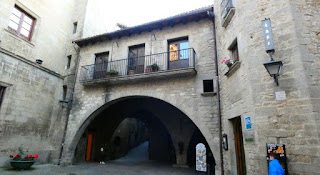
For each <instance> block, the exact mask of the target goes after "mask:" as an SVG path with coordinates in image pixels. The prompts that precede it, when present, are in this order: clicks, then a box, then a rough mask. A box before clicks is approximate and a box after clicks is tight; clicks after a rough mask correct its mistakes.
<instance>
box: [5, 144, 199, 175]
mask: <svg viewBox="0 0 320 175" xmlns="http://www.w3.org/2000/svg"><path fill="white" fill-rule="evenodd" d="M147 147H148V143H144V144H142V145H140V146H139V147H137V148H135V149H133V150H132V151H130V152H129V153H128V154H127V156H125V157H123V158H121V159H118V160H115V161H111V162H107V163H106V164H105V165H100V164H99V163H84V164H79V165H71V166H57V165H49V164H46V165H34V166H32V169H30V170H27V171H16V170H12V169H0V174H1V175H16V174H19V175H20V174H22V175H57V174H63V175H150V174H151V175H182V174H183V175H193V174H194V171H193V170H192V169H185V168H172V166H171V165H169V164H164V163H159V162H155V161H149V160H147V158H148V154H147V152H146V150H147Z"/></svg>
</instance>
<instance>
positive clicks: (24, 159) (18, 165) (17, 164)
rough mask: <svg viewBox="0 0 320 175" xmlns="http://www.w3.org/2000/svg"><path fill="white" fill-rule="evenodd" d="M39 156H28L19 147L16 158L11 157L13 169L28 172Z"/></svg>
mask: <svg viewBox="0 0 320 175" xmlns="http://www.w3.org/2000/svg"><path fill="white" fill-rule="evenodd" d="M37 158H38V155H37V154H36V155H34V156H33V155H28V151H27V154H25V153H24V151H23V149H22V148H21V147H19V154H16V155H15V156H13V155H10V165H11V166H12V168H13V169H17V170H21V169H23V170H27V169H30V167H31V166H32V165H33V164H34V159H37Z"/></svg>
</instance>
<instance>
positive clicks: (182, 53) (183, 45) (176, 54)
mask: <svg viewBox="0 0 320 175" xmlns="http://www.w3.org/2000/svg"><path fill="white" fill-rule="evenodd" d="M188 48H189V41H188V39H183V40H177V41H172V42H169V52H170V61H175V60H179V59H188V58H189V52H188Z"/></svg>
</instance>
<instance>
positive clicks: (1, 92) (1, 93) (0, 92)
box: [0, 86, 6, 108]
mask: <svg viewBox="0 0 320 175" xmlns="http://www.w3.org/2000/svg"><path fill="white" fill-rule="evenodd" d="M5 90H6V87H3V86H0V108H1V104H2V101H3V97H4V92H5Z"/></svg>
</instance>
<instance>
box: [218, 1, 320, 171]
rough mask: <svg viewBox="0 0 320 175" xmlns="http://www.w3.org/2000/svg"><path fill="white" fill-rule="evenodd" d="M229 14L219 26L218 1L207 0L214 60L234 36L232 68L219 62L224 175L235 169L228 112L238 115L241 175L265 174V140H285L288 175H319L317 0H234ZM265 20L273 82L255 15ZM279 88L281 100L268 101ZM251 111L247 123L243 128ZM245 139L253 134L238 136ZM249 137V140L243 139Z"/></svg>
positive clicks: (319, 41)
mask: <svg viewBox="0 0 320 175" xmlns="http://www.w3.org/2000/svg"><path fill="white" fill-rule="evenodd" d="M233 2H234V7H235V15H234V16H233V17H232V19H231V21H230V22H229V24H228V25H227V26H226V27H225V28H224V27H222V26H221V23H222V21H221V18H222V17H221V10H222V9H220V3H221V0H219V1H217V2H216V3H215V14H216V17H215V20H216V32H217V47H218V58H219V62H221V61H222V59H223V58H224V57H226V56H231V51H230V50H228V48H229V46H230V45H231V44H232V43H233V41H234V40H235V39H236V40H237V43H238V48H239V61H240V62H241V63H240V67H239V68H238V70H236V71H235V72H234V73H233V74H232V75H230V76H225V75H224V74H225V73H226V72H227V71H228V70H229V69H228V67H227V66H226V65H223V64H219V73H220V77H221V80H220V82H221V86H220V87H221V102H222V117H223V132H224V133H226V134H228V136H229V145H230V149H229V150H228V151H224V152H223V154H224V157H223V159H224V169H225V174H237V164H236V161H235V160H236V155H235V146H234V145H235V144H234V138H233V135H234V134H233V129H232V122H231V120H230V119H232V118H234V117H238V116H241V119H242V128H243V129H242V131H243V137H244V138H243V141H244V149H245V161H246V172H247V174H266V173H267V172H268V170H267V167H268V166H267V160H266V152H267V150H266V143H281V144H285V145H286V151H287V158H288V160H287V161H288V171H289V173H290V174H310V175H311V174H313V175H314V174H319V172H320V169H319V161H320V159H319V150H320V149H319V148H320V147H319V134H320V130H319V126H320V125H319V110H318V109H319V107H318V106H319V92H320V91H319V85H318V84H319V78H318V77H319V70H318V69H319V67H318V66H319V64H318V61H317V60H318V59H319V58H320V55H319V51H320V47H319V46H320V45H319V44H320V39H319V29H320V28H319V27H320V24H319V21H320V20H319V19H320V14H319V9H320V3H319V1H317V0H281V1H269V0H268V1H267V0H266V1H259V0H253V1H252V0H234V1H233ZM265 18H270V19H271V23H272V24H271V25H272V29H273V37H274V43H275V54H274V58H275V59H276V60H280V61H282V62H283V64H284V66H283V74H282V75H280V79H279V83H280V85H279V86H276V84H275V83H274V80H273V78H272V77H270V76H269V74H268V73H267V71H266V69H265V68H264V66H263V63H265V62H267V61H269V60H270V58H269V56H268V54H267V53H266V52H265V46H264V38H263V32H262V27H261V21H262V20H264V19H265ZM278 91H285V92H286V97H287V98H286V100H284V101H277V100H275V92H278ZM246 116H251V119H252V124H253V128H252V130H250V131H247V130H246V129H245V125H244V123H245V121H244V118H245V117H246ZM246 138H253V141H246V140H247V139H246ZM249 140H250V139H249Z"/></svg>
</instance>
